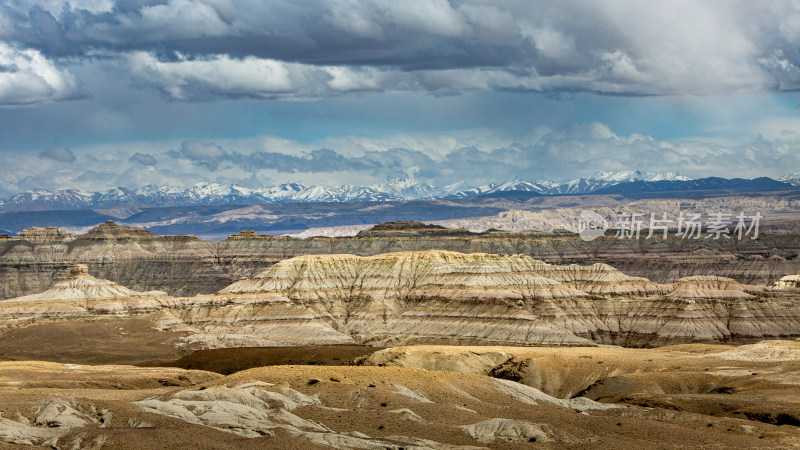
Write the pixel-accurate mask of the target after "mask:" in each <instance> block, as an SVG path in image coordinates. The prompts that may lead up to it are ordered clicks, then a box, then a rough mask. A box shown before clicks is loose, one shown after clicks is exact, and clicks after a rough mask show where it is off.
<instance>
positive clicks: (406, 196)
mask: <svg viewBox="0 0 800 450" xmlns="http://www.w3.org/2000/svg"><path fill="white" fill-rule="evenodd" d="M464 184H465V183H458V184H454V185H450V186H445V187H435V186H431V185H429V184H426V183H423V182H421V181H418V180H415V179H387V180H386V181H384V182H382V183H378V184H373V185H371V186H356V185H349V184H346V185H340V186H305V185H302V184H299V183H287V184H281V185H278V186H265V187H260V188H248V187H244V186H240V185H236V184H232V185H222V184H218V183H212V182H205V183H198V184H195V185H193V186H191V187H189V188H187V189H181V188H177V187H174V186H153V185H148V186H143V187H140V188H138V189H127V188H124V187H117V188H113V189H109V190H107V191H104V192H86V191H82V190H79V189H62V190H43V189H35V190H31V191H27V192H23V193H20V194H16V195H13V196H10V197H7V198H4V199H0V211H46V210H75V209H95V208H110V207H118V206H123V205H128V206H136V207H164V206H198V205H228V204H268V203H279V204H280V203H313V202H354V201H378V202H382V201H398V200H427V199H466V198H476V197H486V196H489V197H491V196H499V197H503V196H507V195H520V194H521V193H522V194H523V195H572V194H588V193H627V194H635V193H637V192H639V193H641V192H660V191H686V190H705V189H733V190H734V191H736V192H747V191H751V192H752V191H760V190H780V189H787V188H791V187H792V186H800V175H798V174H794V175H787V176H785V177H782V178H781V179H780V181H776V180H772V179H770V178H758V179H755V180H742V179H732V180H727V179H723V178H701V179H696V180H692V179H690V178H688V177H686V176H684V175H682V174H680V173H679V172H643V171H637V170H630V171H620V172H597V173H595V174H594V175H592V176H589V177H581V178H577V179H574V180H570V181H566V182H554V181H549V180H539V181H528V180H521V179H514V180H511V181H507V182H505V183H499V184H495V183H491V184H487V185H483V186H478V187H466V186H464ZM623 186H624V188H623ZM509 193H511V194H509Z"/></svg>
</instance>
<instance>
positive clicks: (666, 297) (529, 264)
mask: <svg viewBox="0 0 800 450" xmlns="http://www.w3.org/2000/svg"><path fill="white" fill-rule="evenodd" d="M65 281H66V280H65ZM48 292H49V291H48ZM48 295H49V294H48ZM53 295H55V294H53ZM43 300H45V299H44V298H39V299H38V300H36V299H30V298H25V299H20V300H15V301H14V300H12V301H4V302H0V320H5V321H6V323H8V321H9V320H12V321H14V320H19V321H30V320H34V321H36V320H39V321H48V320H56V319H57V320H59V321H64V320H102V319H103V318H105V317H109V316H111V317H114V318H117V319H118V318H126V317H131V318H138V319H147V320H150V321H151V322H152V324H153V326H152V332H153V333H158V332H169V335H170V336H172V337H171V338H170V339H173V340H171V341H170V342H171V343H172V345H175V346H193V347H205V348H219V347H244V346H248V347H252V346H275V345H316V344H354V343H365V344H371V345H379V346H388V345H399V344H416V343H439V344H477V345H521V346H532V345H598V344H613V345H622V346H628V347H643V346H656V345H665V344H674V343H684V342H752V341H755V340H760V339H764V338H788V337H796V336H800V293H798V292H797V291H795V290H776V289H771V288H767V287H764V286H747V285H742V284H740V283H738V282H736V281H734V280H732V279H729V278H723V277H714V276H701V277H688V278H684V279H681V280H679V281H678V282H676V283H673V284H667V285H661V284H656V283H652V282H650V281H649V280H647V279H644V278H637V277H631V276H627V275H625V274H623V273H621V272H619V271H618V270H616V269H614V268H613V267H611V266H608V265H605V264H594V265H590V266H579V265H564V266H558V265H550V264H546V263H544V262H541V261H538V260H534V259H532V258H530V257H527V256H520V255H514V256H497V255H488V254H480V253H477V254H462V253H456V252H449V251H438V250H437V251H422V252H399V253H386V254H381V255H377V256H370V257H359V256H353V255H313V256H302V257H297V258H292V259H288V260H284V261H281V262H279V263H277V264H275V265H274V266H272V267H270V268H268V269H267V270H265V271H263V272H261V273H260V274H258V275H257V276H256V277H254V278H252V279H244V280H241V281H238V282H236V283H234V284H232V285H230V286H229V287H227V288H225V289H223V290H222V291H220V292H219V293H217V294H215V295H201V296H195V297H188V298H171V297H166V296H160V297H159V296H152V295H145V296H130V295H126V296H120V297H114V298H105V299H93V300H91V301H86V302H85V303H81V304H76V303H75V302H74V301H73V302H70V301H68V300H63V299H56V298H52V297H48V299H47V300H46V301H43ZM166 334H167V333H165V336H166ZM176 335H179V336H180V337H179V338H177V339H175V336H176ZM165 339H166V338H165Z"/></svg>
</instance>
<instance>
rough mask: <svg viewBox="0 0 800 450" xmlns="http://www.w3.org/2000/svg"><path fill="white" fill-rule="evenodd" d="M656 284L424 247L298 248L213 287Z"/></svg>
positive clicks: (351, 290) (341, 292)
mask: <svg viewBox="0 0 800 450" xmlns="http://www.w3.org/2000/svg"><path fill="white" fill-rule="evenodd" d="M664 289H665V287H664V286H661V285H657V284H655V283H652V282H650V281H649V280H646V279H644V278H637V277H629V276H627V275H625V274H623V273H620V272H619V271H617V270H615V269H614V268H612V267H610V266H607V265H604V264H595V265H593V266H577V265H571V266H553V265H550V264H547V263H544V262H542V261H538V260H535V259H533V258H530V257H528V256H524V255H514V256H499V255H489V254H484V253H472V254H464V253H457V252H450V251H444V250H427V251H419V252H396V253H384V254H380V255H375V256H368V257H361V256H356V255H309V256H300V257H296V258H291V259H288V260H284V261H280V262H278V263H277V264H275V265H274V266H272V267H270V268H269V269H267V270H265V271H264V272H262V273H260V274H259V275H257V276H256V277H255V278H254V279H250V280H242V281H239V282H236V283H234V284H232V285H231V286H229V287H227V288H225V289H223V290H221V291H220V294H234V293H237V294H256V293H264V294H275V295H282V296H284V297H288V298H292V299H319V298H329V297H337V298H343V297H346V298H359V297H369V298H373V299H374V298H379V297H382V298H385V299H403V300H411V299H417V300H422V299H450V300H457V299H458V300H466V299H474V300H476V301H486V302H490V301H493V300H501V299H505V300H512V299H513V300H522V301H525V300H533V299H540V298H542V299H543V298H564V297H586V296H588V295H589V293H602V294H628V295H630V294H642V295H646V294H650V293H660V292H662V291H663V290H664Z"/></svg>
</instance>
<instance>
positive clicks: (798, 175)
mask: <svg viewBox="0 0 800 450" xmlns="http://www.w3.org/2000/svg"><path fill="white" fill-rule="evenodd" d="M778 181H783V182H784V183H789V184H791V185H792V186H800V172H793V173H789V174H786V175H784V176H782V177H780V178H778Z"/></svg>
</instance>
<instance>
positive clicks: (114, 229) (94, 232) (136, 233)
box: [78, 220, 157, 241]
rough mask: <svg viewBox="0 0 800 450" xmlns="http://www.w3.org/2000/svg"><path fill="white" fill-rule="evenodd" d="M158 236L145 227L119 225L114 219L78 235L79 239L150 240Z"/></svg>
mask: <svg viewBox="0 0 800 450" xmlns="http://www.w3.org/2000/svg"><path fill="white" fill-rule="evenodd" d="M154 238H157V236H156V235H155V234H153V233H151V232H150V231H148V230H145V229H144V228H137V227H128V226H124V225H117V224H116V223H114V221H113V220H108V221H106V223H101V224H100V225H98V226H96V227H94V228H92V229H91V230H89V231H88V232H87V233H86V234H84V235H81V236H79V237H78V239H79V240H82V241H86V240H118V239H142V240H149V239H154Z"/></svg>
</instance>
